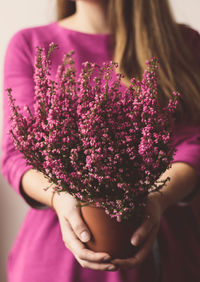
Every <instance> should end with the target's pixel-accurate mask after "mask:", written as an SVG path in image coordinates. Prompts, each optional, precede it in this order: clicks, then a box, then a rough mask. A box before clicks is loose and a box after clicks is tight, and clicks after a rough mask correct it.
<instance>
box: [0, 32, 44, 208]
mask: <svg viewBox="0 0 200 282" xmlns="http://www.w3.org/2000/svg"><path fill="white" fill-rule="evenodd" d="M25 35H26V34H25V30H21V31H18V32H17V33H16V34H15V35H14V36H13V37H12V38H11V40H10V42H9V44H8V47H7V51H6V55H5V60H4V78H3V132H2V142H1V146H2V156H1V171H2V174H3V176H4V177H5V178H6V180H7V181H8V183H9V184H10V185H11V187H13V188H14V190H15V191H16V192H17V193H18V194H20V195H21V196H22V197H23V198H24V199H25V201H26V202H27V203H28V204H29V205H31V206H32V207H34V208H40V207H42V206H43V205H42V204H41V203H39V202H37V201H35V200H33V199H32V198H30V197H29V196H28V195H26V194H25V192H24V191H23V190H22V188H21V178H22V176H23V174H24V173H25V172H26V171H27V170H29V169H31V168H32V167H31V166H27V165H26V161H25V159H24V157H23V155H22V153H20V152H18V151H17V150H16V149H15V147H14V144H13V140H12V138H11V136H10V134H9V130H10V126H11V121H10V108H9V101H8V93H7V90H6V89H7V88H12V94H13V96H14V98H15V100H16V104H17V105H18V106H19V107H20V108H23V106H24V105H28V106H29V107H30V109H33V99H34V81H33V71H34V70H33V63H32V58H31V51H30V47H29V44H28V41H27V40H26V37H25Z"/></svg>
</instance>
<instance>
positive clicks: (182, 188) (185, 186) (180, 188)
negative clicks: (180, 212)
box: [157, 162, 199, 211]
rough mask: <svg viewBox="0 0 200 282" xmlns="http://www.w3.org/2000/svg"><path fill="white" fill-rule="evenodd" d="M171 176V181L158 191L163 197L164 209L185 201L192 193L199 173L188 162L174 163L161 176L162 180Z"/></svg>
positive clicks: (161, 197)
mask: <svg viewBox="0 0 200 282" xmlns="http://www.w3.org/2000/svg"><path fill="white" fill-rule="evenodd" d="M166 177H170V181H168V182H167V183H166V185H165V186H164V187H163V188H162V189H161V190H160V192H161V193H157V194H158V196H159V197H160V199H161V203H162V208H163V211H164V210H165V209H167V208H168V207H169V206H171V205H173V204H176V203H177V202H180V201H183V200H184V199H185V198H186V197H187V196H189V195H190V194H192V193H193V192H194V191H195V189H196V187H197V182H198V178H199V176H198V174H197V172H196V171H195V169H193V168H192V167H191V166H190V165H188V164H186V163H181V162H180V163H179V162H177V163H174V164H172V167H171V168H170V169H168V170H167V171H166V172H165V173H164V174H163V175H162V176H161V177H160V180H162V179H166Z"/></svg>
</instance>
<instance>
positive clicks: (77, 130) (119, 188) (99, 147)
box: [8, 43, 179, 221]
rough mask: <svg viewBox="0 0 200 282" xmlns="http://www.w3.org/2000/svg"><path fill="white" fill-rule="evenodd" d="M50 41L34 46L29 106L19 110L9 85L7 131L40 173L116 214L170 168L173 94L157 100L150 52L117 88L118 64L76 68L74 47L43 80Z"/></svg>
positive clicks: (134, 204)
mask: <svg viewBox="0 0 200 282" xmlns="http://www.w3.org/2000/svg"><path fill="white" fill-rule="evenodd" d="M55 48H57V46H56V45H55V44H54V43H51V44H50V46H49V50H48V54H46V51H45V49H43V48H39V47H38V49H37V56H36V64H35V76H34V80H35V104H34V113H31V111H30V110H29V108H27V109H26V111H27V112H22V111H21V110H20V109H19V107H18V106H16V105H15V100H14V98H13V96H12V94H11V89H9V91H8V92H9V98H10V102H11V103H10V104H11V109H12V117H11V118H12V130H11V133H12V136H13V138H14V142H15V145H16V148H17V149H18V150H19V151H20V152H22V153H23V154H24V157H25V159H26V160H27V164H29V165H32V166H33V168H35V169H37V170H39V171H41V172H42V173H44V175H45V176H46V177H48V179H49V180H50V181H51V182H53V183H55V184H56V185H57V187H56V190H57V191H67V192H69V193H70V194H72V195H74V196H75V197H76V199H77V200H78V201H79V202H87V203H94V204H96V206H101V207H104V208H105V210H106V212H107V213H108V214H109V215H110V216H111V217H115V218H116V219H117V220H118V221H120V220H121V219H126V218H128V217H129V216H130V215H131V214H132V213H133V212H136V211H138V209H140V208H142V207H143V206H144V204H145V201H146V198H147V196H148V194H149V193H150V192H153V191H158V190H160V189H161V188H162V187H163V185H165V183H166V181H167V180H168V179H166V180H165V181H162V182H159V181H158V178H159V176H160V175H161V174H162V173H163V172H164V171H165V170H166V169H167V168H168V167H169V165H170V162H171V161H172V157H173V153H174V149H173V146H172V137H173V136H172V132H173V123H174V118H173V115H174V112H175V110H176V107H177V100H178V96H179V94H178V93H175V92H174V93H173V97H174V99H172V100H170V101H169V104H168V106H167V107H165V108H161V107H160V105H159V102H158V95H159V94H158V85H157V73H156V72H157V68H158V62H157V59H156V58H152V59H151V60H150V61H149V62H147V68H146V70H145V72H144V74H143V79H142V80H141V81H136V79H134V78H133V79H132V80H131V85H130V86H129V87H128V88H126V90H125V91H120V86H121V78H122V77H123V75H122V74H117V78H116V80H114V81H112V79H111V77H112V74H113V72H114V71H115V68H117V64H116V63H114V62H108V63H104V64H103V65H102V66H98V65H97V64H95V63H90V62H85V63H84V64H83V65H82V69H81V73H80V74H79V75H77V74H76V70H75V66H74V60H73V58H72V55H73V51H71V52H69V53H68V54H66V55H65V56H64V59H63V63H62V64H61V65H60V66H59V67H58V70H57V74H56V77H55V80H51V79H50V65H51V60H50V55H51V53H52V52H53V50H54V49H55Z"/></svg>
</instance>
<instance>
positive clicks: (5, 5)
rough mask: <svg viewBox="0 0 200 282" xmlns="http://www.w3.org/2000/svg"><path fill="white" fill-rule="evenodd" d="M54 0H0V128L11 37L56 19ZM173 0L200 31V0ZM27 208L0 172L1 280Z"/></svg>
mask: <svg viewBox="0 0 200 282" xmlns="http://www.w3.org/2000/svg"><path fill="white" fill-rule="evenodd" d="M124 1H126V0H124ZM147 1H148V0H147ZM160 1H162V0H160ZM55 2H56V0H42V1H41V0H34V1H30V0H29V1H27V0H17V1H15V0H7V1H3V0H0V89H1V92H0V93H1V98H0V129H1V128H2V89H3V86H2V77H3V61H4V54H5V50H6V47H7V44H8V41H9V39H10V38H11V37H12V35H13V34H14V33H15V32H16V31H18V30H20V29H22V28H25V27H30V26H36V25H43V24H47V23H49V22H51V21H54V20H55V19H56V17H55V10H56V9H55V7H56V5H55ZM170 2H171V5H172V8H173V11H174V14H175V17H176V19H177V21H178V22H182V23H187V24H189V25H190V26H191V27H193V28H195V29H196V30H198V31H200V20H199V11H200V1H199V0H170ZM199 52H200V50H199ZM0 136H1V133H0ZM0 153H1V152H0ZM27 210H28V206H27V205H26V204H25V202H24V201H23V200H22V199H21V198H20V197H19V196H18V195H17V194H16V193H15V192H14V191H13V190H12V189H11V187H10V186H9V185H8V184H7V183H6V181H5V180H4V178H3V177H2V175H1V174H0V281H1V282H6V281H7V280H6V261H7V256H8V252H9V250H10V249H11V247H12V244H13V243H14V239H15V237H16V234H17V232H18V230H19V228H20V225H21V223H22V222H23V219H24V217H25V214H26V212H27ZM30 244H31V242H30ZM12 282H14V281H12ZM38 282H40V281H38ZM41 282H42V281H41Z"/></svg>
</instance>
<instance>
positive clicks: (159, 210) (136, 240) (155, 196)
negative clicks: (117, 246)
mask: <svg viewBox="0 0 200 282" xmlns="http://www.w3.org/2000/svg"><path fill="white" fill-rule="evenodd" d="M161 197H162V195H161V194H160V193H159V192H154V193H151V194H149V196H148V200H147V205H146V217H145V220H144V221H143V223H142V224H141V225H140V227H139V228H138V229H137V230H136V231H135V232H134V234H133V236H132V238H131V244H132V245H134V246H136V247H138V251H137V253H136V254H135V256H134V257H132V258H128V259H114V260H112V261H111V262H112V263H113V264H115V265H117V266H118V267H119V268H132V267H134V266H136V265H138V264H141V263H142V262H143V261H144V259H145V258H146V256H147V255H148V254H149V252H150V251H151V249H152V247H153V244H154V241H155V238H156V235H157V232H158V230H159V226H160V218H161V216H162V214H163V206H162V199H161Z"/></svg>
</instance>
